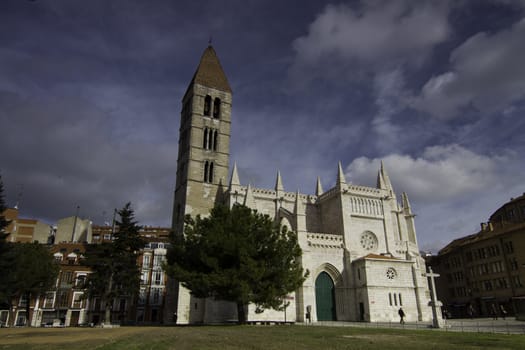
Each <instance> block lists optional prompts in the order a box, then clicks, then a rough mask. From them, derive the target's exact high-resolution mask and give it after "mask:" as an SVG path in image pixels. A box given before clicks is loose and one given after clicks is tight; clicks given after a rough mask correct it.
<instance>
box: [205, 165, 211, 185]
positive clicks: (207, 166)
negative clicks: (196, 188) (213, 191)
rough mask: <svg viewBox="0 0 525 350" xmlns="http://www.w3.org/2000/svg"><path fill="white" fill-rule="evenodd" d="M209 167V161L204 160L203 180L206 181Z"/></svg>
mask: <svg viewBox="0 0 525 350" xmlns="http://www.w3.org/2000/svg"><path fill="white" fill-rule="evenodd" d="M209 167H210V163H209V162H208V161H206V162H205V163H204V182H208V170H209Z"/></svg>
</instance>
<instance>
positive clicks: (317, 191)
mask: <svg viewBox="0 0 525 350" xmlns="http://www.w3.org/2000/svg"><path fill="white" fill-rule="evenodd" d="M322 194H323V186H321V178H320V177H319V176H318V177H317V186H316V188H315V195H316V196H317V197H319V196H320V195H322Z"/></svg>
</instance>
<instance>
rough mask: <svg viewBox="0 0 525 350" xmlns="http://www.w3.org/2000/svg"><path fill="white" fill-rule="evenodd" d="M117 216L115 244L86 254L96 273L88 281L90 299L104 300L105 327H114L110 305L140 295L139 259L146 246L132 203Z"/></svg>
mask: <svg viewBox="0 0 525 350" xmlns="http://www.w3.org/2000/svg"><path fill="white" fill-rule="evenodd" d="M118 214H119V216H120V221H117V222H116V226H117V227H118V229H117V231H116V232H115V234H114V237H113V242H111V243H102V244H100V245H97V246H94V247H92V249H90V250H89V252H86V264H87V265H88V266H89V267H91V269H92V270H93V273H91V274H90V275H89V276H88V280H87V287H88V295H89V296H90V297H93V296H100V297H101V298H102V301H103V303H104V305H105V322H106V323H111V305H112V303H113V300H114V299H115V298H117V297H119V296H131V297H132V298H133V297H134V296H135V295H136V294H137V293H138V291H139V288H140V270H139V268H138V266H137V257H138V255H139V253H140V249H142V248H144V244H145V242H144V240H143V239H142V237H141V236H140V229H141V227H140V226H138V225H137V222H136V221H134V219H135V218H134V216H135V215H134V212H133V210H132V209H131V203H127V204H126V205H125V206H124V208H122V209H121V210H119V211H118Z"/></svg>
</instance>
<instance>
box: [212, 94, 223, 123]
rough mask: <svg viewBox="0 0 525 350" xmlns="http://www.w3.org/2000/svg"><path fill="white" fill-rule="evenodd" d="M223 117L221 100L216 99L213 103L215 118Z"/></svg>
mask: <svg viewBox="0 0 525 350" xmlns="http://www.w3.org/2000/svg"><path fill="white" fill-rule="evenodd" d="M220 115H221V99H220V98H218V97H216V98H215V100H214V101H213V118H219V117H220Z"/></svg>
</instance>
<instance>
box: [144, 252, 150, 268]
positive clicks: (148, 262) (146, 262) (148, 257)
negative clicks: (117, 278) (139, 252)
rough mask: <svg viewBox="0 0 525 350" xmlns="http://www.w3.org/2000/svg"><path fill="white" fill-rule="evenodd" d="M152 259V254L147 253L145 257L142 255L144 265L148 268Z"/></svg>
mask: <svg viewBox="0 0 525 350" xmlns="http://www.w3.org/2000/svg"><path fill="white" fill-rule="evenodd" d="M150 261H151V255H149V254H145V255H144V257H142V267H144V268H148V267H149V264H150Z"/></svg>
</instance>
